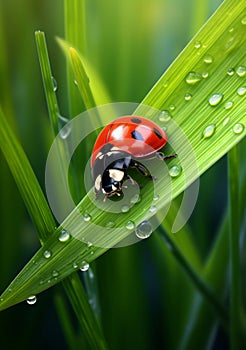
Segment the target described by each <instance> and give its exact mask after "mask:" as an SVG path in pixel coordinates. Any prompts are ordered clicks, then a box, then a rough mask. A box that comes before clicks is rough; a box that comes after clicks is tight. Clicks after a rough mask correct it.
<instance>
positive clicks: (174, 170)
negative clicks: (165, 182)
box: [169, 165, 182, 177]
mask: <svg viewBox="0 0 246 350" xmlns="http://www.w3.org/2000/svg"><path fill="white" fill-rule="evenodd" d="M181 172H182V168H181V166H180V165H173V166H172V167H171V168H170V169H169V175H170V176H171V177H178V176H179V175H180V174H181Z"/></svg>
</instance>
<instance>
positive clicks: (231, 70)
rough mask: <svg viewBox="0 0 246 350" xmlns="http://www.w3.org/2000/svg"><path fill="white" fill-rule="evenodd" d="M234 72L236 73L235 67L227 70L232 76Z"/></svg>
mask: <svg viewBox="0 0 246 350" xmlns="http://www.w3.org/2000/svg"><path fill="white" fill-rule="evenodd" d="M234 74H235V70H234V68H229V69H228V71H227V75H229V76H232V75H234Z"/></svg>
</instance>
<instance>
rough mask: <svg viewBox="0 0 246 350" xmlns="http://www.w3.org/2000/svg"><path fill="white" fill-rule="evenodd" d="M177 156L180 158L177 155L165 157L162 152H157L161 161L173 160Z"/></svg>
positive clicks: (157, 156)
mask: <svg viewBox="0 0 246 350" xmlns="http://www.w3.org/2000/svg"><path fill="white" fill-rule="evenodd" d="M177 156H178V155H177V153H174V154H170V155H168V156H165V155H164V153H162V152H156V158H157V159H160V160H167V159H173V158H176V157H177Z"/></svg>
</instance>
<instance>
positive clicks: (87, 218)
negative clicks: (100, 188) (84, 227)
mask: <svg viewBox="0 0 246 350" xmlns="http://www.w3.org/2000/svg"><path fill="white" fill-rule="evenodd" d="M90 220H91V216H90V214H88V213H86V214H84V221H86V222H89V221H90Z"/></svg>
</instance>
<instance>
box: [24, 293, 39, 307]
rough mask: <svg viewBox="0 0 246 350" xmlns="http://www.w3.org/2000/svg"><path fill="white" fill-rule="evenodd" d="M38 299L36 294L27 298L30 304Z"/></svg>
mask: <svg viewBox="0 0 246 350" xmlns="http://www.w3.org/2000/svg"><path fill="white" fill-rule="evenodd" d="M36 301H37V297H36V295H32V296H30V297H29V298H27V300H26V302H27V304H29V305H34V304H35V303H36Z"/></svg>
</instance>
